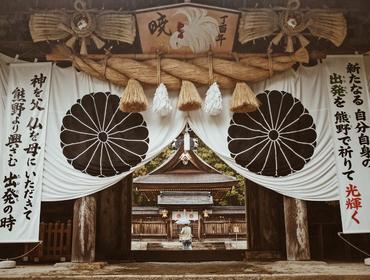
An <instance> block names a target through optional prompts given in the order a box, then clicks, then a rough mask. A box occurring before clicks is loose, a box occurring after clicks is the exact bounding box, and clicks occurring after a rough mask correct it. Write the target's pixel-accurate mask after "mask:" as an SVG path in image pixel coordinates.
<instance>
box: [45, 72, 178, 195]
mask: <svg viewBox="0 0 370 280" xmlns="http://www.w3.org/2000/svg"><path fill="white" fill-rule="evenodd" d="M122 90H123V89H122V88H119V87H115V86H112V85H110V84H108V83H105V82H102V81H99V80H96V79H93V78H91V77H90V76H88V75H86V74H84V73H81V72H77V71H75V70H74V69H73V68H72V67H69V68H65V69H62V68H60V67H57V66H54V67H53V71H52V85H51V96H50V100H49V116H48V119H49V123H48V129H47V144H46V149H45V166H44V186H43V194H42V200H43V201H56V200H66V199H73V198H77V197H82V196H85V195H88V194H92V193H95V192H97V191H99V190H102V189H104V188H107V187H109V186H111V185H113V184H115V183H116V182H118V181H120V180H121V179H123V178H124V177H125V176H126V175H127V174H129V173H131V172H132V171H133V170H134V168H137V167H139V166H141V165H143V164H145V163H147V162H148V161H150V160H151V159H153V157H155V156H156V155H158V154H159V153H160V152H161V151H162V150H163V149H164V148H165V147H166V146H167V145H169V144H170V143H171V142H172V141H173V139H174V138H175V137H177V136H178V134H179V133H180V132H181V131H182V129H183V127H184V126H185V117H184V115H183V113H182V112H180V111H178V110H173V111H172V113H171V114H170V115H169V116H167V117H160V116H158V115H157V114H154V113H152V112H151V108H149V109H148V110H147V111H146V112H143V113H142V116H143V118H144V121H145V122H146V124H147V129H148V131H149V149H148V151H147V153H146V157H145V160H143V161H142V162H141V163H140V164H138V165H137V166H135V167H133V168H132V169H131V170H128V171H126V172H123V173H121V174H118V175H114V176H111V177H103V178H102V177H97V176H91V175H89V174H86V173H83V172H81V171H80V170H78V169H75V168H74V167H73V166H72V165H71V164H69V163H68V162H67V159H66V157H65V155H63V153H62V149H61V141H60V132H61V127H62V120H63V118H64V116H65V115H66V113H67V111H68V110H70V108H71V107H72V105H74V104H75V103H76V102H77V100H78V99H81V98H82V97H83V96H84V95H87V94H90V93H93V92H111V93H112V94H114V95H119V96H120V95H121V93H122ZM154 90H155V89H153V93H154ZM153 93H152V92H149V91H148V92H147V97H148V98H149V102H150V104H151V101H152V97H153ZM176 97H177V93H170V99H171V102H172V103H173V104H172V105H173V107H174V108H175V107H176Z"/></svg>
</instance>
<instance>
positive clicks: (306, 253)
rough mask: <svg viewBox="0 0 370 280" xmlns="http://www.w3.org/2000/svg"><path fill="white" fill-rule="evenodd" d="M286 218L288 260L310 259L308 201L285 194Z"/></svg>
mask: <svg viewBox="0 0 370 280" xmlns="http://www.w3.org/2000/svg"><path fill="white" fill-rule="evenodd" d="M284 218H285V236H286V254H287V260H288V261H305V260H310V259H311V255H310V243H309V236H308V222H307V206H306V202H305V201H303V200H300V199H295V198H291V197H286V196H284Z"/></svg>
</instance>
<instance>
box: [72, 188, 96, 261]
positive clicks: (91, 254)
mask: <svg viewBox="0 0 370 280" xmlns="http://www.w3.org/2000/svg"><path fill="white" fill-rule="evenodd" d="M95 228H96V200H95V197H94V196H93V195H89V196H85V197H82V198H79V199H77V200H76V201H75V204H74V207H73V233H72V256H71V261H72V262H77V263H78V262H93V261H95V238H96V232H95Z"/></svg>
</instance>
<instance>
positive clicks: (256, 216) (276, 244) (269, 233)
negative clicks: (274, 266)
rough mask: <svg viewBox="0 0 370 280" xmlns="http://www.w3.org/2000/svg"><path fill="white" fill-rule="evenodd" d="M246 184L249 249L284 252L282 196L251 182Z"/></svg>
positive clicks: (247, 181)
mask: <svg viewBox="0 0 370 280" xmlns="http://www.w3.org/2000/svg"><path fill="white" fill-rule="evenodd" d="M245 184H246V221H247V240H248V249H249V250H253V251H275V252H282V251H284V248H285V244H284V226H283V224H284V214H283V200H282V196H281V195H280V194H278V193H276V192H274V191H271V190H269V189H267V188H265V187H262V186H260V185H258V184H256V183H254V182H252V181H249V180H246V181H245Z"/></svg>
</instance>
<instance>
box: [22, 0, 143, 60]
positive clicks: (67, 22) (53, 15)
mask: <svg viewBox="0 0 370 280" xmlns="http://www.w3.org/2000/svg"><path fill="white" fill-rule="evenodd" d="M74 8H75V11H73V12H70V11H43V12H35V13H33V14H32V15H31V16H30V21H29V27H30V33H31V37H32V40H33V41H34V42H42V41H53V40H56V41H59V40H66V41H65V44H66V46H68V47H69V48H70V49H74V47H75V46H76V44H77V43H78V44H79V46H80V50H79V53H80V54H83V55H85V54H87V49H88V45H89V44H90V43H91V42H92V43H93V44H94V45H95V46H96V47H97V48H98V49H101V48H102V47H103V46H104V45H105V41H104V40H114V41H117V42H124V43H129V44H132V43H133V42H134V40H135V36H136V23H135V18H134V16H133V15H131V14H128V13H124V12H117V11H99V10H93V9H87V5H86V2H85V1H84V0H76V1H75V2H74Z"/></svg>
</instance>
